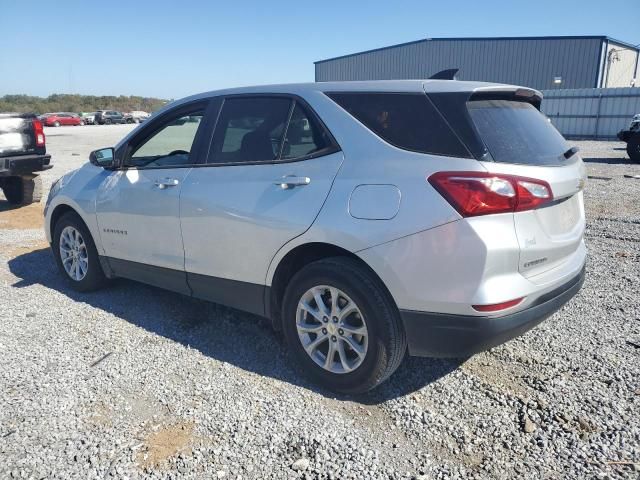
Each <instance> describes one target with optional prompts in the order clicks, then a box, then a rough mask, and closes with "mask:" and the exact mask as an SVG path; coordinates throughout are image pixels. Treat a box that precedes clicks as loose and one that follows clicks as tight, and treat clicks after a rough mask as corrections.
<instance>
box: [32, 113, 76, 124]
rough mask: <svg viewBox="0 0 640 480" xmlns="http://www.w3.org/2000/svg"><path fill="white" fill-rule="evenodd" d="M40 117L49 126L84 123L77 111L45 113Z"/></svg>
mask: <svg viewBox="0 0 640 480" xmlns="http://www.w3.org/2000/svg"><path fill="white" fill-rule="evenodd" d="M38 118H39V119H40V121H42V123H43V124H44V125H45V126H47V127H59V126H61V125H84V120H83V119H82V118H81V117H80V116H79V115H76V114H75V113H45V114H44V115H41V116H40V117H38Z"/></svg>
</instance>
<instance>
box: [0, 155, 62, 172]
mask: <svg viewBox="0 0 640 480" xmlns="http://www.w3.org/2000/svg"><path fill="white" fill-rule="evenodd" d="M49 162H51V155H20V156H15V157H5V158H0V177H7V176H14V175H28V174H29V173H33V172H41V171H43V170H49V169H50V168H52V167H53V165H49Z"/></svg>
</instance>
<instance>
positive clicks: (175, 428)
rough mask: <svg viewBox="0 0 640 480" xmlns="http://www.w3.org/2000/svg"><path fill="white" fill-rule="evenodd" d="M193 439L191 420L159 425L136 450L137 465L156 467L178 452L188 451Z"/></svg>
mask: <svg viewBox="0 0 640 480" xmlns="http://www.w3.org/2000/svg"><path fill="white" fill-rule="evenodd" d="M193 441H194V438H193V423H192V422H181V423H178V424H175V425H170V426H161V427H160V428H158V429H157V430H156V431H154V432H151V433H150V434H149V435H147V437H146V438H145V439H144V441H143V445H142V447H141V448H140V450H139V451H138V456H137V461H138V465H139V466H140V467H142V468H150V467H157V466H158V465H160V464H162V463H163V462H165V461H166V460H168V459H169V458H171V457H173V456H175V455H178V454H179V453H183V452H187V453H189V452H190V450H191V445H192V444H193Z"/></svg>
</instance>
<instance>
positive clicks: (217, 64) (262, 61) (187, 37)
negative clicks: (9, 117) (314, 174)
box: [0, 0, 640, 98]
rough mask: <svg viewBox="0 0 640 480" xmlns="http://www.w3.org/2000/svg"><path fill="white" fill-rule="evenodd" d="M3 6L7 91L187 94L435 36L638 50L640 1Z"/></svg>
mask: <svg viewBox="0 0 640 480" xmlns="http://www.w3.org/2000/svg"><path fill="white" fill-rule="evenodd" d="M0 2H2V7H1V9H0V45H2V48H0V95H4V94H7V93H26V94H30V95H42V96H44V95H49V94H51V93H83V94H96V95H120V94H122V95H143V96H156V97H163V98H179V97H182V96H185V95H189V94H192V93H197V92H201V91H206V90H213V89H217V88H224V87H229V86H242V85H254V84H267V83H289V82H305V81H313V79H314V69H313V62H314V61H316V60H321V59H325V58H330V57H334V56H338V55H343V54H347V53H353V52H357V51H361V50H368V49H372V48H377V47H382V46H387V45H391V44H395V43H402V42H407V41H412V40H418V39H421V38H427V37H468V36H529V35H608V36H611V37H614V38H617V39H619V40H624V41H626V42H629V43H632V44H638V43H640V23H638V22H639V20H640V0H608V1H606V2H604V1H602V0H582V1H580V0H573V1H569V0H556V1H548V0H538V1H527V2H524V1H520V0H512V1H507V0H476V1H467V0H454V1H446V0H444V1H443V0H438V1H428V0H422V1H413V0H411V1H402V0H395V1H393V0H387V1H377V0H371V1H367V2H365V1H363V2H356V1H349V0H342V1H333V0H315V1H314V0H306V1H303V0H297V1H290V0H285V1H280V2H275V1H270V2H267V1H252V0H240V1H226V2H216V1H195V0H193V1H191V0H173V1H165V0H155V1H149V0H128V1H122V0H109V1H100V2H93V1H91V2H88V1H78V0H66V1H65V0H60V1H51V0H49V1H46V2H45V1H39V0H31V1H15V2H10V1H8V0H0Z"/></svg>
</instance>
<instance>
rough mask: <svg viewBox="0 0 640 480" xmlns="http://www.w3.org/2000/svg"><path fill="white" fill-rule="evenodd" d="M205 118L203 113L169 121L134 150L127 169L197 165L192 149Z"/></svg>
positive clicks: (190, 114)
mask: <svg viewBox="0 0 640 480" xmlns="http://www.w3.org/2000/svg"><path fill="white" fill-rule="evenodd" d="M203 117H204V110H202V109H200V110H197V111H194V112H191V113H189V114H186V115H181V116H179V117H177V118H176V117H173V118H171V119H169V120H168V121H167V122H166V123H165V124H164V125H163V126H162V127H160V129H159V130H158V131H156V132H155V133H154V134H153V135H152V136H151V137H149V138H147V139H146V140H145V141H144V142H143V143H141V144H140V145H137V146H135V147H134V150H133V152H132V153H131V155H130V156H129V158H128V159H125V162H124V165H125V166H128V167H138V168H141V167H147V168H150V167H172V166H181V165H190V164H192V163H196V162H195V161H194V159H192V158H190V157H191V149H192V147H193V143H194V141H195V138H196V134H197V132H198V127H199V126H200V123H201V121H202V118H203Z"/></svg>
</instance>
